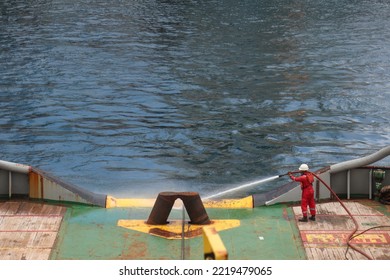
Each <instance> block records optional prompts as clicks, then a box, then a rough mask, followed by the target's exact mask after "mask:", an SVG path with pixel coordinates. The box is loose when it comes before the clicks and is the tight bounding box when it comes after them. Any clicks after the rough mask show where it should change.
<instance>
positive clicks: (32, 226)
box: [0, 201, 66, 260]
mask: <svg viewBox="0 0 390 280" xmlns="http://www.w3.org/2000/svg"><path fill="white" fill-rule="evenodd" d="M65 212H66V208H65V207H62V206H55V205H49V204H44V203H37V202H29V201H0V259H1V260H22V259H25V260H47V259H49V257H50V253H51V250H52V248H53V246H54V244H55V241H56V238H57V233H58V230H59V228H60V225H61V221H62V219H63V216H64V214H65Z"/></svg>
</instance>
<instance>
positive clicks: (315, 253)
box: [293, 201, 390, 260]
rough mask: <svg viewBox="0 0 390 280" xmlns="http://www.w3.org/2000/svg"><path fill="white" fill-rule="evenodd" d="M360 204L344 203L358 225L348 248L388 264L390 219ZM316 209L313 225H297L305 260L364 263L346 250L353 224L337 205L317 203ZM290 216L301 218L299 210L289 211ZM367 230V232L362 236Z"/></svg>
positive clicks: (297, 207) (295, 208) (354, 252)
mask: <svg viewBox="0 0 390 280" xmlns="http://www.w3.org/2000/svg"><path fill="white" fill-rule="evenodd" d="M362 203H365V204H367V203H368V204H372V203H374V202H373V201H371V202H370V201H363V202H362ZM362 203H360V202H358V201H348V202H344V204H345V206H346V207H347V209H348V210H349V211H350V212H351V214H352V216H353V217H354V218H355V219H356V220H357V223H358V225H359V227H358V231H357V232H356V234H355V235H357V236H356V238H354V239H353V240H352V242H351V244H353V245H354V246H356V247H357V248H358V249H359V250H362V251H363V252H364V253H366V254H368V255H369V256H370V257H371V258H372V259H376V260H380V259H382V260H383V259H387V260H388V259H390V219H389V217H388V216H386V215H384V214H383V213H381V212H379V211H377V210H375V208H374V207H370V206H368V205H364V204H362ZM387 207H388V206H387ZM316 208H317V216H316V218H317V219H316V221H315V222H312V221H309V222H307V223H303V222H297V224H298V228H299V231H300V235H301V239H302V242H303V245H304V247H305V250H306V254H307V257H308V259H312V260H345V259H349V260H360V259H362V260H365V259H367V258H366V257H365V256H364V255H362V254H360V253H358V252H356V251H354V250H352V249H351V248H349V249H348V250H347V238H348V236H349V235H350V233H351V232H353V231H354V229H355V224H354V223H353V220H352V218H351V217H350V216H349V215H348V213H347V212H346V211H345V209H344V208H342V206H341V205H340V203H339V202H328V203H321V204H317V206H316ZM293 212H294V215H295V217H296V219H298V218H300V217H302V212H301V208H300V207H299V206H296V207H293ZM379 226H380V227H379ZM371 228H372V229H371ZM367 229H370V230H368V231H367V232H364V233H362V232H363V231H365V230H367ZM361 233H362V234H361ZM359 234H360V235H359Z"/></svg>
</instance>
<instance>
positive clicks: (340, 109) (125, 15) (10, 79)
mask: <svg viewBox="0 0 390 280" xmlns="http://www.w3.org/2000/svg"><path fill="white" fill-rule="evenodd" d="M389 15H390V4H389V2H388V1H384V0H382V1H379V0H377V1H375V0H369V1H368V0H367V1H365V0H359V1H358V0H356V1H352V0H351V1H347V0H328V1H322V0H295V1H294V0H241V1H233V0H207V1H206V0H142V1H141V0H111V1H107V0H2V1H1V2H0V159H2V160H8V161H14V162H19V163H24V164H29V165H33V166H35V167H38V168H40V169H43V170H46V171H48V172H50V173H52V174H54V175H56V176H58V177H60V178H62V179H64V180H66V181H69V182H71V183H74V184H76V185H78V186H81V187H84V188H87V189H89V190H92V191H95V192H102V193H109V194H112V195H115V196H121V197H129V196H155V195H156V193H157V192H159V191H169V190H175V191H188V190H193V191H199V192H200V193H201V194H208V193H213V192H217V191H219V190H223V189H226V188H228V187H230V186H233V185H239V184H241V183H245V182H248V181H251V180H256V179H259V178H262V177H267V176H272V175H277V174H280V173H281V172H286V171H288V170H292V169H294V170H295V169H296V168H297V166H299V164H300V163H302V162H306V163H308V164H309V165H310V166H311V167H312V168H313V169H316V168H321V167H323V166H326V165H329V164H332V163H335V162H338V161H342V160H349V159H353V158H355V157H357V156H362V155H366V154H369V153H372V152H375V151H377V150H378V149H380V148H382V147H384V146H386V145H389V144H390V127H389V119H390V112H389V108H390V17H389ZM275 183H278V182H274V183H273V184H275ZM272 186H273V185H272V184H271V185H269V186H260V187H259V188H258V189H257V190H256V189H251V190H246V192H254V191H261V190H262V189H264V188H271V187H272Z"/></svg>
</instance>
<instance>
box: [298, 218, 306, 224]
mask: <svg viewBox="0 0 390 280" xmlns="http://www.w3.org/2000/svg"><path fill="white" fill-rule="evenodd" d="M298 221H300V222H305V223H307V222H308V220H307V217H303V218H301V219H298Z"/></svg>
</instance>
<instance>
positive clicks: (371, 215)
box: [296, 213, 386, 217]
mask: <svg viewBox="0 0 390 280" xmlns="http://www.w3.org/2000/svg"><path fill="white" fill-rule="evenodd" d="M299 215H300V214H297V215H296V216H299ZM320 216H322V217H329V216H332V217H333V216H341V217H343V216H348V217H351V216H350V215H348V214H318V213H317V215H316V217H320ZM352 216H353V217H364V216H367V217H383V216H385V217H386V215H384V214H382V213H380V214H352Z"/></svg>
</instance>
